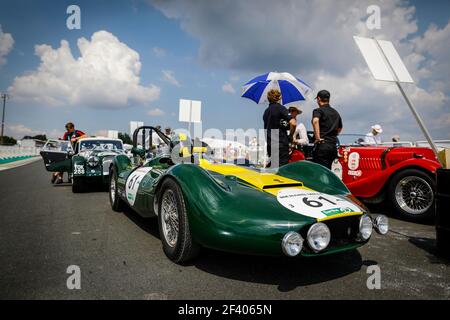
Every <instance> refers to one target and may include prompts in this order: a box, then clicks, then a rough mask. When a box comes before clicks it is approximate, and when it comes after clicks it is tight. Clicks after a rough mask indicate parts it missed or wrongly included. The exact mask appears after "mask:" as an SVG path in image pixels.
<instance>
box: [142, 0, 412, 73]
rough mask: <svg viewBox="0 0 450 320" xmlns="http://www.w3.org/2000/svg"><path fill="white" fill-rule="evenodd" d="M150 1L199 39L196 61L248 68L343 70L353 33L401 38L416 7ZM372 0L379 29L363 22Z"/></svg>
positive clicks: (294, 0) (351, 1)
mask: <svg viewBox="0 0 450 320" xmlns="http://www.w3.org/2000/svg"><path fill="white" fill-rule="evenodd" d="M149 1H150V3H152V4H153V5H154V6H155V7H156V8H158V9H159V10H161V11H162V12H163V13H164V14H165V15H166V16H167V17H169V18H173V19H177V20H179V21H180V24H181V27H182V28H183V29H184V30H185V31H187V32H188V33H190V34H191V35H193V36H194V37H196V38H197V39H199V40H200V48H199V60H200V62H202V63H203V64H205V65H213V66H220V67H227V68H232V69H238V70H248V71H252V72H267V71H291V72H294V73H295V72H297V71H300V72H301V73H305V72H308V71H309V70H314V69H315V68H317V67H318V66H320V67H325V66H326V67H327V68H329V69H330V70H333V71H334V72H339V73H345V72H346V71H348V70H349V69H350V68H351V67H352V66H353V65H354V63H355V62H354V60H352V59H349V58H348V57H349V56H352V57H353V56H355V54H356V52H357V51H356V50H357V49H356V47H355V45H354V43H353V38H352V36H353V35H354V34H360V35H368V36H371V35H377V36H383V37H387V38H391V39H404V38H405V37H406V36H407V35H409V34H411V33H413V32H415V31H416V30H417V25H416V23H415V21H414V20H413V14H414V8H413V7H411V6H405V5H404V2H403V1H401V0H393V1H380V0H378V1H377V0H343V1H309V0H284V1H281V2H279V1H272V0H246V1H234V0H222V1H208V2H205V1H195V0H149ZM372 4H378V5H379V6H380V8H381V17H382V29H381V33H380V32H379V31H376V32H372V31H369V30H367V28H366V24H365V21H366V19H367V13H366V10H367V7H368V6H369V5H372ZM273 21H276V23H272V22H273ZM293 68H295V69H294V70H292V69H293Z"/></svg>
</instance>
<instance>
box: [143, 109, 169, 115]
mask: <svg viewBox="0 0 450 320" xmlns="http://www.w3.org/2000/svg"><path fill="white" fill-rule="evenodd" d="M147 114H148V115H149V116H151V117H161V116H163V115H164V114H165V112H164V111H163V110H161V109H159V108H155V109H151V110H149V111H148V112H147Z"/></svg>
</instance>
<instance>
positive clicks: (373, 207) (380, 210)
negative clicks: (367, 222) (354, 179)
mask: <svg viewBox="0 0 450 320" xmlns="http://www.w3.org/2000/svg"><path fill="white" fill-rule="evenodd" d="M365 204H366V206H367V208H369V210H370V212H371V213H372V214H374V215H376V214H384V215H386V216H387V217H390V218H394V219H397V220H400V221H406V222H411V223H415V224H421V225H425V226H432V225H434V221H433V219H430V220H421V221H415V220H413V219H408V218H407V217H403V216H400V215H398V214H395V213H394V212H393V211H392V209H391V208H390V207H389V205H388V204H385V203H379V204H368V203H365Z"/></svg>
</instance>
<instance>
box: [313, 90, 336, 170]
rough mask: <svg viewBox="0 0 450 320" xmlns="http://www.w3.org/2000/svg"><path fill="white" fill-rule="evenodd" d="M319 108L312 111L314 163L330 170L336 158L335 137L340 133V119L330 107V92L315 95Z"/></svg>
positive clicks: (325, 91) (323, 91)
mask: <svg viewBox="0 0 450 320" xmlns="http://www.w3.org/2000/svg"><path fill="white" fill-rule="evenodd" d="M316 100H317V104H318V105H319V108H317V109H314V111H313V119H312V125H313V128H314V144H315V148H314V153H313V158H314V162H316V163H318V164H321V165H323V166H324V167H327V168H328V169H331V165H332V163H333V161H334V159H336V157H337V148H336V144H337V136H338V135H339V134H340V133H341V131H342V119H341V116H340V115H339V113H338V112H337V111H336V110H335V109H334V108H332V107H331V106H330V92H328V91H327V90H321V91H319V92H318V93H317V97H316Z"/></svg>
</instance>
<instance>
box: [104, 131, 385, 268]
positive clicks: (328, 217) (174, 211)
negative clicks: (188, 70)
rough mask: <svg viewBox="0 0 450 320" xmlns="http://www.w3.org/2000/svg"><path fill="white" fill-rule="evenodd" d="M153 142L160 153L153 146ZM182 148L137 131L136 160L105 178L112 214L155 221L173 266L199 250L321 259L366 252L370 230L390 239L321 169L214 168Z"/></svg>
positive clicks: (201, 151) (199, 151) (121, 160)
mask: <svg viewBox="0 0 450 320" xmlns="http://www.w3.org/2000/svg"><path fill="white" fill-rule="evenodd" d="M147 132H148V134H149V138H147V139H146V133H147ZM155 134H157V135H158V136H159V138H160V139H161V140H162V141H163V142H164V145H165V146H166V148H165V150H163V151H161V148H160V146H158V148H156V146H153V145H152V142H151V141H152V140H153V139H152V138H151V137H152V135H155ZM138 137H142V143H141V146H138V140H141V139H138ZM183 140H184V141H183ZM187 141H188V140H186V139H181V141H175V140H171V139H169V138H168V137H167V136H165V135H164V134H163V133H162V132H160V131H159V130H157V129H155V128H153V127H141V128H138V129H137V130H136V131H135V132H134V135H133V149H132V153H133V154H134V156H135V157H134V160H133V159H130V158H128V157H127V156H125V155H117V156H116V157H115V158H114V161H113V165H112V167H111V172H110V176H111V180H110V188H109V189H110V190H109V198H110V203H111V206H112V208H113V210H114V211H121V210H122V209H123V208H124V206H129V207H131V208H132V209H133V210H135V211H136V212H137V213H139V214H140V215H142V216H143V217H152V216H157V217H158V223H159V231H160V235H161V241H162V246H163V250H164V252H165V254H166V255H167V257H168V258H169V259H171V260H172V261H174V262H176V263H182V262H185V261H187V260H189V259H192V258H194V257H195V256H196V255H197V253H198V251H199V249H200V248H201V247H208V248H213V249H218V250H223V251H229V252H236V253H245V254H256V255H271V256H279V255H287V256H291V257H293V256H305V257H309V256H318V255H326V254H332V253H337V252H341V251H346V250H351V249H354V248H357V247H360V246H362V245H364V244H365V243H367V242H368V241H369V239H370V236H371V234H372V230H373V229H374V228H375V230H376V231H378V232H379V233H380V234H386V233H387V232H388V220H387V218H386V217H385V216H382V215H380V216H377V217H376V218H372V217H371V216H370V214H369V212H368V211H367V209H366V208H365V207H364V206H363V205H362V204H361V203H360V202H359V201H358V200H357V199H355V198H354V197H353V196H352V195H351V194H350V192H349V191H348V189H347V188H346V186H345V185H344V184H343V183H342V182H341V180H340V179H339V178H338V177H337V176H336V175H335V174H334V173H332V172H331V171H330V170H328V169H326V168H324V167H323V166H320V165H317V164H315V163H311V162H308V161H301V162H296V163H291V164H288V165H285V166H282V167H280V168H278V169H277V170H270V171H267V170H263V169H257V168H255V167H251V166H243V165H234V164H224V163H218V162H217V161H213V160H211V159H210V158H212V157H209V156H208V154H205V151H206V148H205V147H195V146H192V145H191V143H189V144H188V143H187ZM146 144H148V145H147V146H146ZM162 149H164V148H162Z"/></svg>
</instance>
